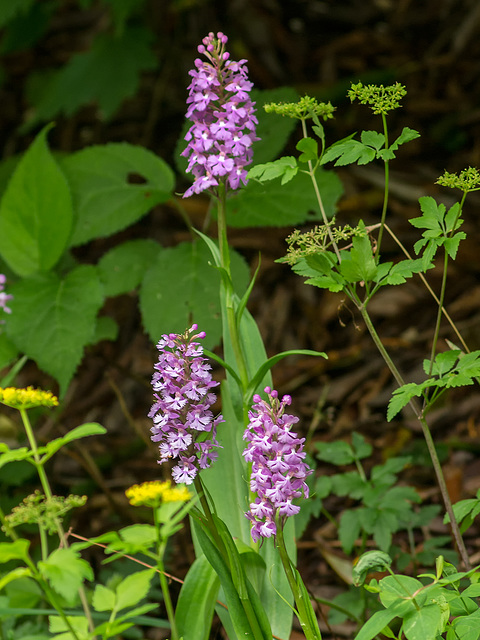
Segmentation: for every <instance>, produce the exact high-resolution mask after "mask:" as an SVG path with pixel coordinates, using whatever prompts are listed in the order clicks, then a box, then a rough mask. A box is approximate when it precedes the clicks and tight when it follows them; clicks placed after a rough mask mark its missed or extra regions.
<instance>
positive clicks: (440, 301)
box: [424, 251, 448, 407]
mask: <svg viewBox="0 0 480 640" xmlns="http://www.w3.org/2000/svg"><path fill="white" fill-rule="evenodd" d="M447 272H448V253H447V252H446V251H445V252H444V255H443V274H442V284H441V287H440V296H439V299H438V309H437V319H436V321H435V330H434V332H433V340H432V350H431V353H430V367H429V369H428V375H429V376H431V375H432V371H433V361H434V359H435V354H436V353H437V343H438V336H439V335H440V325H441V322H442V312H443V302H444V300H445V291H446V289H447ZM425 404H426V400H425V401H424V407H425Z"/></svg>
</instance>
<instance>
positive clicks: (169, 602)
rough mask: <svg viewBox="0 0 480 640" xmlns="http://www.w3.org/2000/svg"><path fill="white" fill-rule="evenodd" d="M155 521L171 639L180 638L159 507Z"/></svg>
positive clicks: (158, 559) (158, 557)
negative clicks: (165, 557)
mask: <svg viewBox="0 0 480 640" xmlns="http://www.w3.org/2000/svg"><path fill="white" fill-rule="evenodd" d="M153 522H154V524H155V529H156V531H157V545H158V548H157V569H158V572H159V580H160V587H161V589H162V594H163V602H164V603H165V609H166V611H167V618H168V621H169V622H170V632H171V640H178V638H179V636H178V629H177V623H176V621H175V609H174V608H173V604H172V599H171V597H170V589H169V588H168V580H167V577H166V575H165V567H164V565H163V558H164V555H165V546H166V542H165V540H163V539H162V537H161V534H160V526H161V523H160V522H159V520H158V508H156V507H155V508H154V509H153Z"/></svg>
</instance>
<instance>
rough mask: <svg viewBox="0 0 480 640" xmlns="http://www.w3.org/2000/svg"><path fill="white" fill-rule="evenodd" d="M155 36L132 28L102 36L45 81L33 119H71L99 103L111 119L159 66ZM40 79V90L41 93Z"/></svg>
mask: <svg viewBox="0 0 480 640" xmlns="http://www.w3.org/2000/svg"><path fill="white" fill-rule="evenodd" d="M152 36H153V34H152V33H151V31H149V30H148V29H146V28H145V27H129V28H128V29H125V30H124V31H123V33H122V34H121V35H113V34H111V33H102V34H101V35H98V36H97V37H96V38H95V40H94V41H93V44H92V47H91V49H90V50H89V51H86V52H84V53H77V54H74V55H73V56H72V57H71V59H70V60H69V61H68V62H67V64H66V65H65V66H63V67H62V68H61V69H60V70H59V71H57V72H55V73H54V74H52V75H51V77H50V78H49V79H47V80H46V81H44V86H43V87H42V90H41V91H39V92H38V93H37V94H36V95H32V92H31V90H29V91H28V93H29V97H30V100H32V101H33V107H34V111H33V118H32V120H31V121H30V122H29V124H30V126H32V125H33V124H34V123H36V122H38V121H42V120H43V121H44V120H50V119H52V118H55V117H56V116H57V115H58V114H59V113H64V114H65V115H66V116H71V115H72V114H73V113H75V111H77V110H78V109H79V108H80V107H81V106H83V105H85V104H88V103H90V102H92V101H95V102H97V103H98V105H99V108H100V111H101V116H102V117H103V118H104V119H107V120H108V119H110V118H111V117H112V116H113V114H114V113H115V111H116V110H117V109H118V107H119V106H120V104H121V103H122V102H123V100H124V99H125V98H128V97H130V96H133V95H134V94H135V92H136V91H137V87H138V84H139V80H140V73H141V72H142V71H146V70H149V69H153V68H155V67H156V66H157V60H156V57H155V54H154V52H153V51H152V48H151V41H152ZM38 84H39V83H38V80H37V91H38Z"/></svg>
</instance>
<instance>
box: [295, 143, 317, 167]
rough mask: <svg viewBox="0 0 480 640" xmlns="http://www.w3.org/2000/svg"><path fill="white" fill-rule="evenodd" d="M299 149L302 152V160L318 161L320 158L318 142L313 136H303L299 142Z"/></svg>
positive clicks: (300, 157)
mask: <svg viewBox="0 0 480 640" xmlns="http://www.w3.org/2000/svg"><path fill="white" fill-rule="evenodd" d="M297 149H298V151H301V152H302V154H301V155H300V156H299V158H298V159H299V160H300V162H316V161H317V159H318V142H317V141H316V140H314V139H313V138H301V140H299V142H297Z"/></svg>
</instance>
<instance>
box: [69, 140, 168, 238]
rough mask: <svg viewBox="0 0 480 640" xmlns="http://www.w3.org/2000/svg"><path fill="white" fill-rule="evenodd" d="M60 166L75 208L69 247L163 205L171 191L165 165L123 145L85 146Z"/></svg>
mask: <svg viewBox="0 0 480 640" xmlns="http://www.w3.org/2000/svg"><path fill="white" fill-rule="evenodd" d="M61 167H62V169H63V171H64V172H65V174H66V176H67V179H68V182H69V185H70V188H71V191H72V198H73V201H74V203H75V212H76V219H75V225H74V228H73V232H72V237H71V239H70V246H73V247H75V246H77V245H80V244H84V243H85V242H88V241H89V240H93V239H94V238H98V237H105V236H110V235H112V234H113V233H117V232H118V231H121V230H122V229H125V227H128V226H130V225H132V224H133V223H135V222H137V220H139V219H140V218H141V217H142V216H144V215H145V214H146V213H147V212H148V211H150V210H151V209H152V208H153V207H154V206H155V205H157V204H159V203H161V202H166V201H167V200H169V199H170V198H171V196H172V191H173V188H174V175H173V172H172V170H171V169H170V167H169V166H168V165H167V164H166V162H164V161H163V160H162V159H161V158H158V157H157V156H155V155H154V154H153V153H152V152H151V151H148V150H147V149H144V148H142V147H137V146H134V145H131V144H127V143H125V142H123V143H110V144H106V145H102V146H100V145H97V146H91V147H87V148H85V149H82V150H81V151H77V152H76V153H73V154H71V155H70V156H68V157H67V158H65V159H64V160H63V161H62V162H61ZM135 178H137V182H139V184H135V182H134V181H133V180H135ZM132 179H133V180H132ZM130 180H132V181H130Z"/></svg>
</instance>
